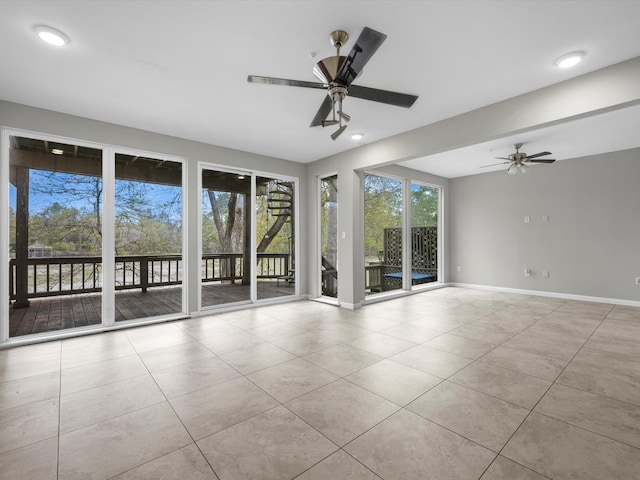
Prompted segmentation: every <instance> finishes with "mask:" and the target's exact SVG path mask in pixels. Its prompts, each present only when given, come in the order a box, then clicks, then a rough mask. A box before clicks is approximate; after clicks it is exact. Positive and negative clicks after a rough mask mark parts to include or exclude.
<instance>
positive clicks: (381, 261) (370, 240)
mask: <svg viewBox="0 0 640 480" xmlns="http://www.w3.org/2000/svg"><path fill="white" fill-rule="evenodd" d="M364 255H365V259H364V260H365V267H364V268H365V294H367V295H369V294H371V293H377V292H385V291H389V290H397V289H401V288H402V182H400V181H399V180H395V179H392V178H386V177H380V176H378V175H370V174H365V176H364Z"/></svg>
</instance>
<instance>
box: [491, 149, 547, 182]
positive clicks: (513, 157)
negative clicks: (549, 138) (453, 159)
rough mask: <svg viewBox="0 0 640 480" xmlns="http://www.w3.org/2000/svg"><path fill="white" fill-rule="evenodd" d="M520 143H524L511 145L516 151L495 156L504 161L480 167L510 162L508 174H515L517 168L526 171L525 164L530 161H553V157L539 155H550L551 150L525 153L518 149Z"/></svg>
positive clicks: (530, 162) (528, 163)
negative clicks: (530, 153)
mask: <svg viewBox="0 0 640 480" xmlns="http://www.w3.org/2000/svg"><path fill="white" fill-rule="evenodd" d="M522 145H524V144H522V143H516V144H515V145H514V146H513V148H515V149H516V152H515V153H512V154H510V155H509V156H508V157H495V158H496V160H506V162H500V163H492V164H490V165H483V166H482V167H480V168H485V167H494V166H496V165H507V164H510V165H509V168H508V169H507V173H508V174H509V175H515V174H516V173H518V170H520V172H522V173H526V171H527V168H526V166H527V165H530V164H532V163H553V162H555V161H556V160H555V158H540V157H544V156H545V155H551V152H540V153H534V154H533V155H527V154H526V153H524V152H521V151H520V149H521V148H522Z"/></svg>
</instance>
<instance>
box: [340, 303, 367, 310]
mask: <svg viewBox="0 0 640 480" xmlns="http://www.w3.org/2000/svg"><path fill="white" fill-rule="evenodd" d="M361 307H362V302H358V303H347V302H340V308H346V309H347V310H357V309H359V308H361Z"/></svg>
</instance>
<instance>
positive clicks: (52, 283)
mask: <svg viewBox="0 0 640 480" xmlns="http://www.w3.org/2000/svg"><path fill="white" fill-rule="evenodd" d="M289 257H290V256H289V254H287V253H259V254H258V262H257V266H256V274H257V277H258V278H260V279H276V278H279V277H283V276H287V275H290V274H291V271H290V267H289V265H290V264H289ZM115 262H116V263H115V279H116V285H115V288H116V290H127V289H136V288H138V289H141V290H142V291H143V292H146V291H147V289H148V288H151V287H160V286H169V285H179V284H181V283H182V256H181V255H128V256H117V257H115ZM16 275H17V268H16V261H15V259H11V260H10V261H9V295H10V298H11V300H15V299H16V298H17V295H18V292H17V291H16V285H17V282H16ZM242 277H243V260H242V254H239V253H231V254H224V253H221V254H206V255H203V256H202V281H204V282H215V281H231V282H235V281H236V280H237V279H240V278H242ZM27 280H28V283H27V292H26V296H27V298H37V297H50V296H56V295H73V294H78V293H91V292H99V291H101V290H102V257H100V256H86V257H44V258H40V257H38V258H29V259H28V262H27Z"/></svg>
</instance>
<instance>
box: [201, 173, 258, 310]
mask: <svg viewBox="0 0 640 480" xmlns="http://www.w3.org/2000/svg"><path fill="white" fill-rule="evenodd" d="M250 193H251V176H249V175H238V174H237V173H226V172H219V171H215V170H203V171H202V264H201V281H202V283H201V288H202V307H208V306H213V305H222V304H226V303H232V302H239V301H246V300H249V299H250V298H251V297H250V296H251V292H250V274H251V264H250V262H251V255H250V253H251V252H250V251H249V248H250V247H251V245H250V241H249V238H248V235H247V233H248V231H249V228H250V217H248V214H249V212H250V209H249V208H247V201H248V199H249V198H250V197H249V194H250Z"/></svg>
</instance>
